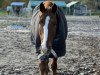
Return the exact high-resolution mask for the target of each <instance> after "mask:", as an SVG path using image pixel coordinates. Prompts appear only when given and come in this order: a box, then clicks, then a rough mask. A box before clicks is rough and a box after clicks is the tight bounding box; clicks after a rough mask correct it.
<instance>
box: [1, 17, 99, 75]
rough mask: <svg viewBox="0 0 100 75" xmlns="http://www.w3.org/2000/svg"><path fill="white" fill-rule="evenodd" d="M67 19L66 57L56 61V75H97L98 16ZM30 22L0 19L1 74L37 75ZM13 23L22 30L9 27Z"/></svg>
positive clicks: (36, 62) (18, 19)
mask: <svg viewBox="0 0 100 75" xmlns="http://www.w3.org/2000/svg"><path fill="white" fill-rule="evenodd" d="M66 18H67V23H68V38H67V39H66V55H65V56H64V57H61V58H59V59H58V69H57V75H100V17H98V16H90V17H88V16H79V17H76V16H66ZM30 21H31V19H30V18H22V17H20V18H18V17H14V18H12V17H0V75H39V67H38V59H37V57H36V54H35V48H34V46H32V45H31V41H30ZM13 24H18V25H22V26H24V27H25V28H23V29H11V28H9V26H10V25H13ZM50 73H51V71H50Z"/></svg>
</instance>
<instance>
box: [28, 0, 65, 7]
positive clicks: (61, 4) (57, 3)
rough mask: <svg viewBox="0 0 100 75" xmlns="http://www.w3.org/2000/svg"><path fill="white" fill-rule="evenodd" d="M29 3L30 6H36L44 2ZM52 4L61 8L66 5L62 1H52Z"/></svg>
mask: <svg viewBox="0 0 100 75" xmlns="http://www.w3.org/2000/svg"><path fill="white" fill-rule="evenodd" d="M29 2H30V4H31V6H36V5H38V4H40V3H41V2H44V1H29ZM53 3H55V4H56V5H58V6H61V7H66V3H65V2H64V1H53Z"/></svg>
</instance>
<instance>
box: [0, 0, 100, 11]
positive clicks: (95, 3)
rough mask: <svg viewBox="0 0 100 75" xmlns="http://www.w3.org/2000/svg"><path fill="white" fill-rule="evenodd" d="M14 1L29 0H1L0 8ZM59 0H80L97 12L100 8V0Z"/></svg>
mask: <svg viewBox="0 0 100 75" xmlns="http://www.w3.org/2000/svg"><path fill="white" fill-rule="evenodd" d="M13 1H17V2H18V1H23V2H25V3H26V4H27V3H28V1H29V0H0V8H5V7H6V6H7V5H10V3H11V2H13ZM58 1H65V2H66V3H68V2H71V1H80V2H81V3H82V4H86V5H87V6H88V9H90V10H92V11H93V12H97V11H98V9H99V10H100V0H58Z"/></svg>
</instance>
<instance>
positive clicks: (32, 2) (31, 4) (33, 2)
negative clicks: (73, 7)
mask: <svg viewBox="0 0 100 75" xmlns="http://www.w3.org/2000/svg"><path fill="white" fill-rule="evenodd" d="M44 1H45V0H29V3H28V8H30V7H31V8H32V9H34V8H35V6H37V5H39V4H40V3H41V2H44ZM53 3H55V4H56V5H57V6H59V7H60V8H61V9H62V10H63V12H64V14H66V11H67V7H66V3H65V2H64V1H53Z"/></svg>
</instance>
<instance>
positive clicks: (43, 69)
mask: <svg viewBox="0 0 100 75" xmlns="http://www.w3.org/2000/svg"><path fill="white" fill-rule="evenodd" d="M39 68H40V75H44V74H45V70H46V64H45V61H40V63H39Z"/></svg>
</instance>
